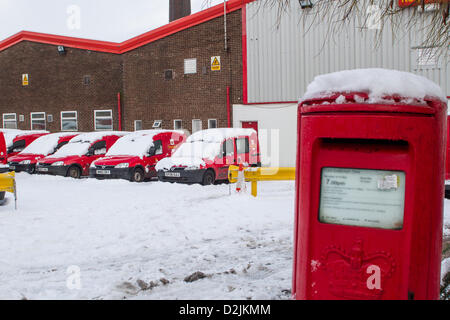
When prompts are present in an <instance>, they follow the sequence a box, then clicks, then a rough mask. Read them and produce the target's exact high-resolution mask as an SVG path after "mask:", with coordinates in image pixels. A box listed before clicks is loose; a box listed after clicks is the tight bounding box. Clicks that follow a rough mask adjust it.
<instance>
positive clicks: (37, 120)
mask: <svg viewBox="0 0 450 320" xmlns="http://www.w3.org/2000/svg"><path fill="white" fill-rule="evenodd" d="M30 118H31V130H45V128H46V123H45V112H32V113H31V115H30Z"/></svg>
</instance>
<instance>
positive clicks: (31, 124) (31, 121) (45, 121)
mask: <svg viewBox="0 0 450 320" xmlns="http://www.w3.org/2000/svg"><path fill="white" fill-rule="evenodd" d="M36 114H43V115H44V117H43V118H42V119H34V120H35V121H36V120H44V129H42V130H47V115H46V114H45V112H31V113H30V128H31V130H37V129H33V115H36Z"/></svg>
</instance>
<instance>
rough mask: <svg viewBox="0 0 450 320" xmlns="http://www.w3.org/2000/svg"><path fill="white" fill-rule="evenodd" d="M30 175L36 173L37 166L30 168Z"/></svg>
mask: <svg viewBox="0 0 450 320" xmlns="http://www.w3.org/2000/svg"><path fill="white" fill-rule="evenodd" d="M28 173H29V174H34V173H36V167H35V166H30V168H29V169H28Z"/></svg>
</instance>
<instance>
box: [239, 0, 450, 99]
mask: <svg viewBox="0 0 450 320" xmlns="http://www.w3.org/2000/svg"><path fill="white" fill-rule="evenodd" d="M290 2H291V6H292V7H291V9H290V10H288V12H287V13H284V14H283V16H282V19H281V22H280V23H279V24H278V23H277V18H278V13H277V8H276V7H272V8H270V7H266V6H264V5H262V2H261V1H256V2H253V3H250V4H248V5H247V47H248V52H247V65H248V102H249V103H258V102H280V101H296V100H298V99H299V98H300V97H301V96H302V95H303V94H304V92H305V90H306V87H307V86H308V84H309V83H310V82H311V81H312V80H313V79H314V77H315V76H316V75H319V74H323V73H329V72H335V71H340V70H347V69H354V68H372V67H380V68H389V69H397V70H402V71H409V72H414V73H417V74H420V75H423V76H425V77H427V78H429V79H431V80H433V81H435V82H436V83H438V84H439V85H440V86H441V88H442V89H443V90H444V92H445V93H446V94H447V95H450V80H449V79H448V77H449V76H448V75H449V67H450V63H449V58H448V56H445V57H441V58H440V59H439V61H438V63H437V65H436V66H432V67H430V66H426V67H420V68H419V67H418V64H417V56H418V49H417V47H418V45H419V44H420V41H419V38H420V31H419V30H420V26H417V25H416V26H415V29H416V30H414V31H411V32H405V33H404V34H398V35H397V36H396V37H395V38H394V36H393V34H392V32H391V28H390V26H389V25H386V26H385V27H384V31H383V33H382V38H378V37H377V36H376V30H367V29H366V30H364V31H362V32H361V31H360V30H361V28H360V26H361V25H362V24H363V22H361V21H352V22H350V23H349V25H347V26H345V27H343V28H342V30H341V31H340V32H339V33H337V34H336V33H331V32H330V30H329V26H330V25H329V24H327V23H325V22H323V23H315V24H312V25H311V23H310V21H305V20H304V19H302V18H301V17H300V11H301V9H300V7H299V4H298V1H290ZM313 10H314V9H313ZM409 15H410V11H409V10H405V11H404V19H405V20H407V19H408V18H409ZM355 20H356V19H355ZM380 39H381V40H380ZM377 41H378V42H377ZM376 43H378V46H376V45H375V44H376Z"/></svg>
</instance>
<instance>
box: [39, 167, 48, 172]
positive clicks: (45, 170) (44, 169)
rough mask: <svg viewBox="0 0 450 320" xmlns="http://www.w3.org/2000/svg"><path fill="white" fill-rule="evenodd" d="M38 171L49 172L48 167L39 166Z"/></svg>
mask: <svg viewBox="0 0 450 320" xmlns="http://www.w3.org/2000/svg"><path fill="white" fill-rule="evenodd" d="M38 171H42V172H48V168H38Z"/></svg>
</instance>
